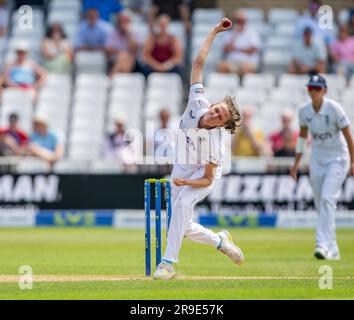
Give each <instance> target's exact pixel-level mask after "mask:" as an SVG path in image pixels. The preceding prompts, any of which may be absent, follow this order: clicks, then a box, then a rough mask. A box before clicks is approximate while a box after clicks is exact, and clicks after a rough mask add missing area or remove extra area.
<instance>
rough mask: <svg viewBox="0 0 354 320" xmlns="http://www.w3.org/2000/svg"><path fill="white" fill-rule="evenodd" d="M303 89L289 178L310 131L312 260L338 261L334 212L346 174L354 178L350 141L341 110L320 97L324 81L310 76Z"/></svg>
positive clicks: (315, 76)
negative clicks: (314, 214)
mask: <svg viewBox="0 0 354 320" xmlns="http://www.w3.org/2000/svg"><path fill="white" fill-rule="evenodd" d="M307 88H308V93H309V95H310V97H311V101H309V102H307V103H306V104H305V105H304V106H303V107H301V108H300V109H299V122H300V134H299V138H298V141H297V145H296V157H295V163H294V166H293V167H292V169H291V175H292V177H293V178H294V179H296V178H297V171H298V166H299V164H300V160H301V156H302V153H303V150H304V147H305V144H306V140H307V135H308V132H309V131H310V133H311V136H312V151H311V159H310V165H309V170H310V181H311V185H312V189H313V194H314V202H315V207H316V210H317V212H318V226H317V233H316V249H315V257H316V258H318V259H328V260H339V259H340V254H339V249H338V245H337V241H336V229H335V210H336V206H337V199H338V195H339V192H340V189H341V186H342V185H343V183H344V180H345V178H346V176H347V174H348V170H349V169H350V174H352V175H353V174H354V144H353V138H352V134H351V132H350V127H349V121H348V118H347V116H346V114H345V113H344V110H343V108H342V106H341V105H340V104H339V103H337V102H335V101H333V100H330V99H327V98H325V97H324V95H325V94H326V92H327V83H326V80H325V78H324V77H323V76H321V75H319V74H318V75H312V76H311V78H310V80H309V82H308V84H307ZM348 151H349V152H348Z"/></svg>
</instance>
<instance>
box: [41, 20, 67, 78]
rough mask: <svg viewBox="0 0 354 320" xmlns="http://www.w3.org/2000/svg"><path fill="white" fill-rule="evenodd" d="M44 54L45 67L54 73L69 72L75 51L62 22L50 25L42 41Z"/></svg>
mask: <svg viewBox="0 0 354 320" xmlns="http://www.w3.org/2000/svg"><path fill="white" fill-rule="evenodd" d="M42 56H43V58H44V66H45V68H46V69H47V70H48V71H49V72H52V73H69V72H70V71H71V61H72V58H73V51H72V48H71V44H70V42H69V40H68V39H67V38H66V35H65V32H64V30H63V28H62V26H61V25H60V24H57V23H55V24H53V25H51V26H50V27H49V29H48V31H47V34H46V37H45V39H44V40H43V42H42Z"/></svg>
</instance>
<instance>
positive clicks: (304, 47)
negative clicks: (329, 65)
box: [288, 28, 327, 74]
mask: <svg viewBox="0 0 354 320" xmlns="http://www.w3.org/2000/svg"><path fill="white" fill-rule="evenodd" d="M326 60H327V49H326V47H325V45H324V44H323V42H322V41H319V40H318V39H316V38H314V37H313V34H312V30H311V28H305V30H304V34H303V39H302V41H298V42H297V43H296V44H295V47H294V51H293V58H292V61H291V64H290V65H289V68H288V72H289V73H293V74H309V73H325V72H326Z"/></svg>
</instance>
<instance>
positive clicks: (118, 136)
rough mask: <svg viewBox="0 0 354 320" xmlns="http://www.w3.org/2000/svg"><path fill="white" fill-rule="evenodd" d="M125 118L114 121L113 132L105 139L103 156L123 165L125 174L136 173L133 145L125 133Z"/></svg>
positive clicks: (118, 117) (123, 116)
mask: <svg viewBox="0 0 354 320" xmlns="http://www.w3.org/2000/svg"><path fill="white" fill-rule="evenodd" d="M125 123H126V116H125V115H120V116H117V117H116V119H115V123H114V124H115V130H114V132H113V133H112V134H109V135H108V136H107V138H106V143H105V147H104V152H103V153H104V156H105V158H107V159H117V160H119V161H120V162H121V163H122V164H123V165H124V170H125V171H127V172H134V171H136V161H137V159H136V158H135V156H136V152H135V143H134V140H133V138H132V137H131V136H130V135H129V134H128V133H127V132H126V128H125Z"/></svg>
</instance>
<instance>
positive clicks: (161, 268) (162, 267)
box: [154, 261, 176, 280]
mask: <svg viewBox="0 0 354 320" xmlns="http://www.w3.org/2000/svg"><path fill="white" fill-rule="evenodd" d="M175 276H176V272H175V270H174V269H173V265H172V264H169V263H166V262H163V261H162V262H160V263H159V265H158V266H157V267H156V270H155V273H154V279H160V280H170V279H173V278H174V277H175Z"/></svg>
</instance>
